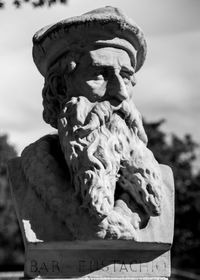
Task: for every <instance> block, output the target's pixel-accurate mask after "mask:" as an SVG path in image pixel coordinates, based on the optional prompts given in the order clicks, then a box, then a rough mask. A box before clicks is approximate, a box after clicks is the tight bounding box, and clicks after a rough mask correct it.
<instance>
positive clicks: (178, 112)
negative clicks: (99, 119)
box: [0, 0, 200, 150]
mask: <svg viewBox="0 0 200 280" xmlns="http://www.w3.org/2000/svg"><path fill="white" fill-rule="evenodd" d="M105 5H112V6H117V7H119V8H121V9H123V10H124V11H125V12H126V13H127V14H128V15H129V16H131V17H132V18H133V19H134V20H135V21H136V22H137V23H138V24H140V25H141V26H142V27H143V29H144V31H145V34H146V35H147V43H148V55H147V61H146V63H145V64H144V67H143V68H142V69H141V70H140V71H139V73H138V75H137V77H138V84H137V85H136V87H135V96H134V98H135V103H136V105H137V106H138V107H139V109H140V111H141V112H142V113H143V115H144V116H145V117H146V119H147V120H158V119H159V118H163V117H164V118H166V119H167V123H166V125H165V129H166V130H167V131H171V132H175V133H178V134H179V135H183V134H184V133H187V132H189V133H191V134H192V135H193V136H194V137H195V139H197V140H198V141H199V142H200V132H199V131H200V130H198V129H197V126H198V120H199V119H200V98H199V88H200V84H199V73H200V64H199V61H200V53H199V49H200V40H199V38H200V31H199V30H200V21H199V8H200V7H199V6H200V1H196V0H176V1H174V0H168V1H166V0H153V1H152V0H148V1H146V0H145V1H144V0H137V1H136V0H123V1H119V0H96V1H93V0H84V1H80V0H73V1H72V0H71V1H69V4H68V5H67V6H66V7H65V6H59V5H58V6H56V7H55V8H51V9H46V8H41V9H35V10H32V9H31V8H30V6H28V5H27V7H26V8H22V9H19V10H12V9H11V10H9V11H8V10H4V11H1V18H0V24H1V30H0V36H1V45H0V48H1V50H0V53H1V63H0V73H1V79H0V91H1V102H0V128H1V130H0V132H8V133H9V134H10V140H11V141H12V142H13V143H16V145H17V148H18V150H21V149H22V148H23V147H24V146H26V145H27V144H28V143H30V142H33V141H35V140H37V138H39V137H41V136H42V135H44V134H46V133H48V132H52V129H51V127H49V126H48V125H45V123H44V122H43V121H42V98H41V90H42V86H43V78H42V76H41V75H40V74H39V72H38V71H37V69H36V67H35V66H34V64H33V61H32V55H31V48H32V46H31V39H32V35H33V34H34V33H35V32H36V31H37V30H38V29H39V28H41V27H43V26H45V25H47V24H50V23H54V22H56V21H58V20H61V19H63V18H66V17H70V16H74V15H78V14H81V13H83V12H86V11H88V10H91V9H94V8H97V7H100V6H105ZM197 16H198V17H197ZM2 54H3V55H2Z"/></svg>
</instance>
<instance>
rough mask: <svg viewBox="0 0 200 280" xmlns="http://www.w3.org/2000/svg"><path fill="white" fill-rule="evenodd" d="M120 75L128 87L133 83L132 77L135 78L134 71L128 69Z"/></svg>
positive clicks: (123, 70)
mask: <svg viewBox="0 0 200 280" xmlns="http://www.w3.org/2000/svg"><path fill="white" fill-rule="evenodd" d="M120 75H121V77H122V79H123V81H124V83H125V84H126V85H127V84H129V83H130V81H131V77H132V76H133V71H131V70H128V69H122V70H121V71H120Z"/></svg>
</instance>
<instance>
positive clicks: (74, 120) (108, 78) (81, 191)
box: [58, 47, 162, 239]
mask: <svg viewBox="0 0 200 280" xmlns="http://www.w3.org/2000/svg"><path fill="white" fill-rule="evenodd" d="M134 84H135V79H134V65H132V64H131V60H130V58H129V55H128V53H127V52H126V51H124V50H121V49H116V48H111V47H106V48H101V49H96V50H92V51H89V52H87V53H86V54H85V55H83V56H82V58H81V60H80V63H79V65H77V69H76V70H75V71H74V72H73V73H72V74H71V75H70V76H69V81H68V94H69V96H70V100H69V101H68V102H67V103H66V104H65V105H64V106H63V110H62V112H61V114H60V117H59V121H58V131H59V137H60V143H61V147H62V150H63V153H64V155H65V159H66V162H67V165H68V167H69V170H70V173H71V179H72V185H73V187H74V191H75V194H76V195H77V199H79V200H80V205H81V206H82V207H83V209H85V210H86V211H88V212H89V213H90V214H91V215H92V216H95V217H96V219H97V220H98V221H99V224H100V228H101V230H100V231H99V235H100V236H101V237H104V238H105V237H106V236H107V235H108V236H109V234H111V233H112V234H114V235H115V234H116V235H117V238H123V234H124V232H129V234H130V235H133V234H134V233H133V232H135V231H137V230H138V229H139V228H141V227H142V226H144V224H145V223H146V222H147V220H148V218H149V217H150V216H154V215H159V214H160V211H161V196H162V179H161V174H160V170H159V165H158V163H157V161H156V160H155V159H154V157H153V154H152V153H151V152H150V151H149V150H148V149H147V147H146V143H147V137H146V134H145V131H144V129H143V125H142V120H141V116H140V113H139V112H138V110H137V109H136V107H135V105H134V103H133V100H132V90H133V85H134ZM116 225H118V226H116ZM119 225H120V226H119ZM121 225H123V226H121ZM119 228H123V229H121V232H120V229H119ZM125 228H126V230H125ZM135 239H137V238H136V237H135Z"/></svg>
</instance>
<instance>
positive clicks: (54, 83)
mask: <svg viewBox="0 0 200 280" xmlns="http://www.w3.org/2000/svg"><path fill="white" fill-rule="evenodd" d="M48 85H49V94H50V96H51V97H52V98H55V99H56V100H57V101H58V102H59V103H60V104H62V103H63V100H64V99H67V89H66V83H65V80H64V77H63V74H61V73H59V72H58V73H55V72H54V73H52V74H50V75H49V76H48Z"/></svg>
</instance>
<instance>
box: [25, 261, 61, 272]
mask: <svg viewBox="0 0 200 280" xmlns="http://www.w3.org/2000/svg"><path fill="white" fill-rule="evenodd" d="M30 271H31V272H32V273H42V274H45V273H48V272H52V273H55V272H61V270H60V265H59V262H58V261H55V260H52V261H50V262H48V263H45V262H37V261H36V260H31V262H30Z"/></svg>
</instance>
